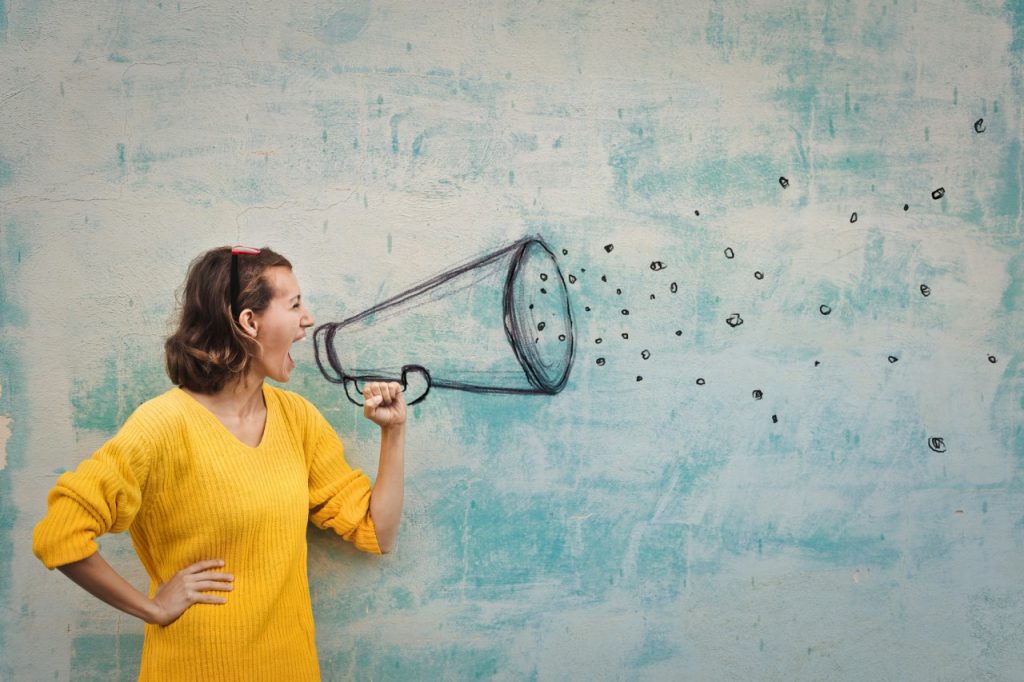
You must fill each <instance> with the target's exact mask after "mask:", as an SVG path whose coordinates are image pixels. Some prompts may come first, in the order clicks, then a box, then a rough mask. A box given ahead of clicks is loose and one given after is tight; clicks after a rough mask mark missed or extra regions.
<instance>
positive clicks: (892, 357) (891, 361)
mask: <svg viewBox="0 0 1024 682" xmlns="http://www.w3.org/2000/svg"><path fill="white" fill-rule="evenodd" d="M897 360H899V358H898V357H896V356H895V355H890V356H889V364H890V365H891V364H893V363H895V362H896V361H897Z"/></svg>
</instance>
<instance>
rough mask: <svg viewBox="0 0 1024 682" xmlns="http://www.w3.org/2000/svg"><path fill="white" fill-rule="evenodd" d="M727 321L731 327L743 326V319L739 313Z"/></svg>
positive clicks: (726, 319)
mask: <svg viewBox="0 0 1024 682" xmlns="http://www.w3.org/2000/svg"><path fill="white" fill-rule="evenodd" d="M725 321H726V322H727V323H728V324H729V326H730V327H738V326H740V325H741V324H743V318H742V317H740V314H739V313H733V314H732V315H730V316H729V317H727V318H725Z"/></svg>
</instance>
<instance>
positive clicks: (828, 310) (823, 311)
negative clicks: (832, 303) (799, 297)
mask: <svg viewBox="0 0 1024 682" xmlns="http://www.w3.org/2000/svg"><path fill="white" fill-rule="evenodd" d="M818 310H819V311H820V312H821V314H822V315H828V314H829V313H831V312H832V308H830V307H829V306H827V305H825V304H822V305H820V306H818Z"/></svg>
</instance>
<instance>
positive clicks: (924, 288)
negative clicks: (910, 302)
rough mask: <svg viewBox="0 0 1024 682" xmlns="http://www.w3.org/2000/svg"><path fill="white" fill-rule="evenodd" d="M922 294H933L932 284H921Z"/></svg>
mask: <svg viewBox="0 0 1024 682" xmlns="http://www.w3.org/2000/svg"><path fill="white" fill-rule="evenodd" d="M921 295H922V296H924V297H928V296H931V295H932V288H931V287H930V286H928V285H927V284H922V285H921Z"/></svg>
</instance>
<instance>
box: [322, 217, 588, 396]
mask: <svg viewBox="0 0 1024 682" xmlns="http://www.w3.org/2000/svg"><path fill="white" fill-rule="evenodd" d="M313 342H314V352H315V354H316V363H317V366H318V367H319V368H320V372H321V373H322V374H323V376H324V377H325V378H326V379H327V380H328V381H330V382H331V383H335V384H343V385H344V387H345V394H346V395H347V396H348V399H349V400H350V401H352V402H353V403H355V404H356V405H362V388H363V384H364V383H365V382H368V381H397V382H399V383H401V384H402V389H403V391H405V392H406V401H407V403H408V404H409V405H415V404H416V403H418V402H420V401H421V400H423V399H424V398H426V396H427V394H428V393H429V392H430V390H431V389H433V388H439V389H440V388H447V389H455V390H460V391H470V392H475V393H520V394H555V393H558V392H559V391H561V390H562V388H564V387H565V383H566V381H567V380H568V378H569V371H570V370H571V369H572V361H573V354H574V349H575V339H574V337H573V323H572V312H571V310H570V307H569V293H568V290H567V289H566V286H565V280H564V279H563V278H562V273H561V271H560V270H559V268H558V263H557V261H556V260H555V255H554V254H553V253H552V252H551V250H550V249H549V248H548V246H547V244H545V243H544V241H543V240H542V239H540V237H536V236H534V237H525V238H523V239H520V240H519V241H517V242H515V243H513V244H510V245H508V246H506V247H504V248H501V249H499V250H497V251H494V252H492V253H489V254H487V255H485V256H482V257H479V258H476V259H475V260H473V261H472V262H469V263H466V264H464V265H460V266H457V267H455V268H452V269H450V270H447V271H445V272H442V273H441V274H439V275H437V276H435V277H432V278H431V279H429V280H427V281H425V282H422V283H421V284H418V285H416V286H414V287H412V288H411V289H408V290H406V291H404V292H402V293H400V294H398V295H397V296H393V297H391V298H389V299H387V300H386V301H383V302H381V303H378V304H377V305H375V306H373V307H372V308H368V309H367V310H364V311H363V312H361V313H359V314H358V315H354V316H352V317H350V318H348V319H346V320H343V321H341V322H328V323H326V324H323V325H320V326H319V327H317V328H316V331H314V332H313Z"/></svg>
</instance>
